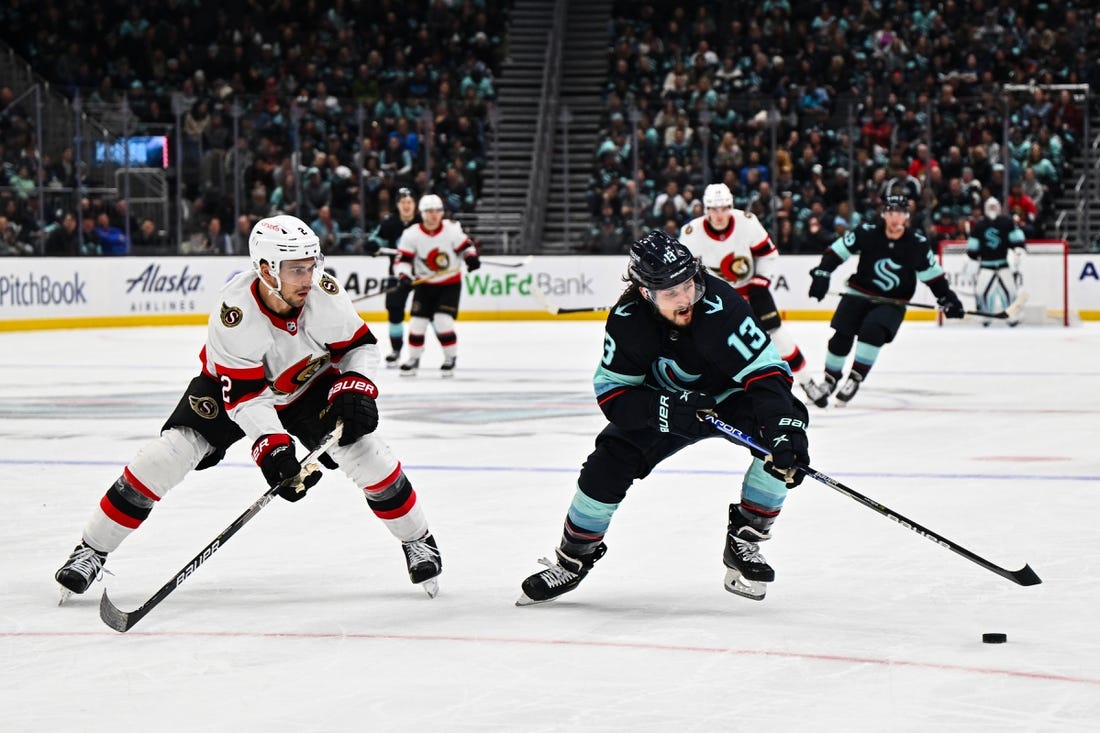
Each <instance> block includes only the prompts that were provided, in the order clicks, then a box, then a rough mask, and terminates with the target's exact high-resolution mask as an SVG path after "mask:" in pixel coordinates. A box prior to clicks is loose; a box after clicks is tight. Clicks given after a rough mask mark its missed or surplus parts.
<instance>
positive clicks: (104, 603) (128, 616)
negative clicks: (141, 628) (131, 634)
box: [99, 589, 145, 632]
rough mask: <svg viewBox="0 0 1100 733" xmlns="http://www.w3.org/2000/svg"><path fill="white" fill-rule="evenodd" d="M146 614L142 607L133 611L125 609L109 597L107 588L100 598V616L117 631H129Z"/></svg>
mask: <svg viewBox="0 0 1100 733" xmlns="http://www.w3.org/2000/svg"><path fill="white" fill-rule="evenodd" d="M144 615H145V614H144V613H143V612H142V610H141V609H140V608H139V609H137V610H136V611H133V612H132V613H127V612H126V611H123V610H122V609H121V608H119V607H118V606H116V605H115V604H114V603H112V602H111V599H110V598H108V597H107V591H106V589H104V591H103V595H102V596H101V597H100V599H99V618H101V619H102V620H103V623H105V624H107V625H108V626H110V627H111V628H112V629H114V630H115V631H121V632H126V631H129V630H130V629H132V628H133V627H134V624H136V623H137V622H138V621H140V620H141V618H142V616H144Z"/></svg>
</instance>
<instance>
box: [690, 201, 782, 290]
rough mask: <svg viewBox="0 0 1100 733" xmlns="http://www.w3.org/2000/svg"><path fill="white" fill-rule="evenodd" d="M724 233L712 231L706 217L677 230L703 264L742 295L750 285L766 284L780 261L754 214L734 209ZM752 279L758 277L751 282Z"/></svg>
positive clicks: (762, 226)
mask: <svg viewBox="0 0 1100 733" xmlns="http://www.w3.org/2000/svg"><path fill="white" fill-rule="evenodd" d="M730 213H731V214H732V216H731V218H730V225H729V227H728V228H727V229H726V231H724V232H718V231H715V230H714V228H713V227H711V225H710V222H709V221H707V217H706V216H700V217H697V218H695V219H692V220H691V221H689V222H688V223H687V224H685V225H684V227H683V229H681V230H680V241H681V242H682V243H683V244H684V245H685V246H686V247H687V248H688V249H689V250H691V253H692V254H693V255H695V256H696V257H700V258H702V261H703V267H705V268H707V270H709V271H710V272H712V273H714V274H715V275H717V276H718V277H720V278H722V279H723V280H726V281H728V282H729V283H730V284H731V285H733V286H734V287H735V288H736V289H737V292H739V293H741V295H742V296H744V295H745V294H746V293H747V291H748V289H749V287H751V286H759V287H767V285H768V282H770V281H771V279H772V274H773V273H774V272H775V269H776V266H777V265H778V261H779V250H777V249H776V247H775V244H773V243H772V238H771V237H770V236H769V235H768V232H767V230H766V229H764V225H763V224H761V223H760V220H759V219H757V218H756V216H754V215H753V214H751V213H749V212H747V211H741V210H739V209H734V210H733V211H732V212H730ZM753 278H760V279H759V280H757V281H756V282H753Z"/></svg>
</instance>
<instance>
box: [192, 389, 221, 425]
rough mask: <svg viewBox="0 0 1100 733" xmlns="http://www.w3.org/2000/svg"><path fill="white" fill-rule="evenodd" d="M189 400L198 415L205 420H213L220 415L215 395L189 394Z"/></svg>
mask: <svg viewBox="0 0 1100 733" xmlns="http://www.w3.org/2000/svg"><path fill="white" fill-rule="evenodd" d="M187 401H188V403H190V405H191V409H192V410H193V411H194V412H195V414H196V415H198V416H199V417H201V418H202V419H204V420H213V419H214V418H216V417H217V416H218V409H219V408H218V401H217V400H215V399H214V398H213V397H192V396H191V395H188V396H187Z"/></svg>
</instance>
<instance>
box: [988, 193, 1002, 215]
mask: <svg viewBox="0 0 1100 733" xmlns="http://www.w3.org/2000/svg"><path fill="white" fill-rule="evenodd" d="M984 211H985V215H986V218H989V219H996V218H997V217H998V216H1000V215H1001V202H1000V201H998V200H997V199H995V198H993V197H992V196H990V197H989V198H987V199H986V200H985V208H984Z"/></svg>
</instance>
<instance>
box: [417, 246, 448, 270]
mask: <svg viewBox="0 0 1100 733" xmlns="http://www.w3.org/2000/svg"><path fill="white" fill-rule="evenodd" d="M422 259H423V260H424V264H425V265H427V266H428V269H429V270H432V271H433V272H441V271H443V270H449V269H451V255H450V253H448V252H441V251H439V249H438V248H435V249H432V250H431V251H430V252H428V254H427V256H426V257H423V258H422Z"/></svg>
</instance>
